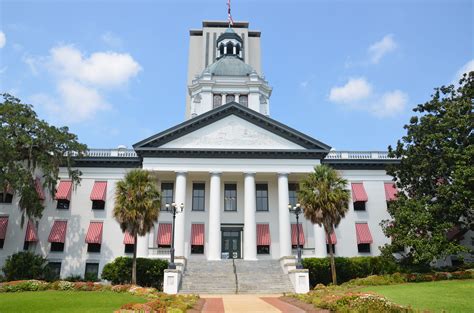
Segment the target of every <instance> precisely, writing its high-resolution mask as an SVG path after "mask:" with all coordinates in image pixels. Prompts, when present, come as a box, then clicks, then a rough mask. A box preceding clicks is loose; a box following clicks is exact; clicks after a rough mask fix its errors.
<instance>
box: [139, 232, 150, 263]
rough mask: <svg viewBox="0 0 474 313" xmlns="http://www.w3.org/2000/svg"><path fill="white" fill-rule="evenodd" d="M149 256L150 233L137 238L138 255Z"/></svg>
mask: <svg viewBox="0 0 474 313" xmlns="http://www.w3.org/2000/svg"><path fill="white" fill-rule="evenodd" d="M147 256H148V235H145V236H138V238H137V257H141V258H142V257H143V258H146V257H147Z"/></svg>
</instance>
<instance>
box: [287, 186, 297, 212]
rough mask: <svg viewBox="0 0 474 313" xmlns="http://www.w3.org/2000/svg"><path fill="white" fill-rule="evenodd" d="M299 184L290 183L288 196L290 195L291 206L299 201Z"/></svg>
mask: <svg viewBox="0 0 474 313" xmlns="http://www.w3.org/2000/svg"><path fill="white" fill-rule="evenodd" d="M298 189H299V188H298V184H296V183H290V184H288V196H289V201H290V202H289V203H290V204H291V207H295V205H296V203H298Z"/></svg>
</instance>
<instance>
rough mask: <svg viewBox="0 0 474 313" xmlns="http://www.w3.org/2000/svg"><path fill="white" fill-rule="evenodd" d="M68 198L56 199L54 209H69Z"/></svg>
mask: <svg viewBox="0 0 474 313" xmlns="http://www.w3.org/2000/svg"><path fill="white" fill-rule="evenodd" d="M69 203H70V202H69V200H67V199H60V200H58V204H57V206H56V209H58V210H69Z"/></svg>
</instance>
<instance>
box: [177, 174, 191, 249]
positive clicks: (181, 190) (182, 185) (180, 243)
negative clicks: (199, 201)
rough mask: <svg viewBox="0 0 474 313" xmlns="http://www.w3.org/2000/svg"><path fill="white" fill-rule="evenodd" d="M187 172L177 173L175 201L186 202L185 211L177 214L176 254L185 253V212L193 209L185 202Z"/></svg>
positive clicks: (179, 203)
mask: <svg viewBox="0 0 474 313" xmlns="http://www.w3.org/2000/svg"><path fill="white" fill-rule="evenodd" d="M186 176H187V173H186V172H177V173H176V184H175V186H176V187H175V196H174V202H175V203H176V205H177V206H179V205H181V203H183V204H184V212H182V213H178V214H176V223H175V227H176V229H175V233H174V248H175V256H185V255H184V241H185V237H184V233H185V226H184V225H185V218H184V217H185V214H186V211H187V210H191V206H190V204H189V205H187V204H186V203H185V200H186Z"/></svg>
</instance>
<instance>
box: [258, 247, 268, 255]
mask: <svg viewBox="0 0 474 313" xmlns="http://www.w3.org/2000/svg"><path fill="white" fill-rule="evenodd" d="M257 254H270V246H257Z"/></svg>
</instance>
